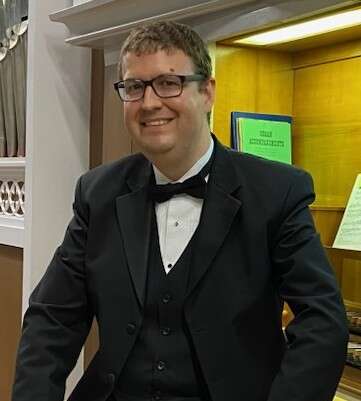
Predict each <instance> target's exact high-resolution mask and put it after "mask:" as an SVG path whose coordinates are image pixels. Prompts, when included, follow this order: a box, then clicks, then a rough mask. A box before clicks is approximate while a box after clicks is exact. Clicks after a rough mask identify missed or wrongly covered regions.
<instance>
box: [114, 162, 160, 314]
mask: <svg viewBox="0 0 361 401" xmlns="http://www.w3.org/2000/svg"><path fill="white" fill-rule="evenodd" d="M150 172H151V167H150V163H148V162H147V163H146V164H145V165H144V166H142V167H141V168H139V169H138V171H137V174H135V175H134V176H133V175H132V176H131V177H130V179H129V180H128V181H127V183H128V186H129V189H130V192H129V193H127V194H125V195H122V196H119V197H118V198H117V199H116V208H117V216H118V221H119V226H120V231H121V234H122V237H123V241H124V247H125V252H126V256H127V260H128V267H129V272H130V276H131V278H132V280H133V284H134V288H135V292H136V294H137V298H138V301H139V303H140V305H141V307H143V305H144V296H145V286H146V278H147V265H148V253H149V252H148V251H149V243H150V235H151V232H150V230H151V218H152V207H153V205H152V202H151V201H150V200H149V198H148V183H149V176H150Z"/></svg>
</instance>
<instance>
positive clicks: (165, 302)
mask: <svg viewBox="0 0 361 401" xmlns="http://www.w3.org/2000/svg"><path fill="white" fill-rule="evenodd" d="M171 299H172V296H171V295H170V294H169V293H166V294H164V295H163V297H162V302H163V303H164V304H167V303H168V302H169V301H170V300H171Z"/></svg>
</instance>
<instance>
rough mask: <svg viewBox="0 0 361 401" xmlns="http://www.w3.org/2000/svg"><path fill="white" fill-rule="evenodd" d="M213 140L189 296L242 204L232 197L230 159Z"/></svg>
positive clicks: (235, 182)
mask: <svg viewBox="0 0 361 401" xmlns="http://www.w3.org/2000/svg"><path fill="white" fill-rule="evenodd" d="M213 139H214V141H215V152H216V153H215V156H214V161H213V165H212V169H211V173H210V178H209V182H208V185H207V195H206V199H205V201H204V204H203V210H202V215H201V220H200V223H199V227H198V234H197V236H198V237H197V240H196V242H195V247H196V248H195V251H194V257H193V263H192V268H191V275H190V284H189V287H188V295H189V294H190V293H191V292H192V291H193V289H194V288H195V287H196V285H197V284H198V282H199V281H200V280H201V278H202V277H203V276H204V275H205V273H206V272H207V270H208V269H209V267H210V266H211V264H212V261H213V259H214V258H215V256H216V255H217V253H218V251H219V249H220V247H221V246H222V243H223V241H224V239H225V237H226V235H227V234H228V232H229V230H230V227H231V225H232V222H233V220H234V218H235V216H236V214H237V213H238V211H239V208H240V207H241V204H242V202H241V201H240V200H239V199H237V198H236V197H235V196H233V195H234V194H235V192H236V191H237V190H238V189H239V187H240V182H239V179H238V177H237V174H236V170H235V168H234V166H233V164H232V160H231V158H230V155H229V154H228V151H227V150H225V149H224V147H223V146H222V145H221V144H220V143H219V142H218V141H217V140H216V139H215V137H213Z"/></svg>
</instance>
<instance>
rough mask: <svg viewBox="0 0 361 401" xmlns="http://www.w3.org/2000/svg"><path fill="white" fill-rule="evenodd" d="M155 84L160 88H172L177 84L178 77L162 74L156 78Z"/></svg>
mask: <svg viewBox="0 0 361 401" xmlns="http://www.w3.org/2000/svg"><path fill="white" fill-rule="evenodd" d="M157 86H159V87H162V88H174V87H178V86H179V78H178V77H173V76H164V77H160V78H158V79H157Z"/></svg>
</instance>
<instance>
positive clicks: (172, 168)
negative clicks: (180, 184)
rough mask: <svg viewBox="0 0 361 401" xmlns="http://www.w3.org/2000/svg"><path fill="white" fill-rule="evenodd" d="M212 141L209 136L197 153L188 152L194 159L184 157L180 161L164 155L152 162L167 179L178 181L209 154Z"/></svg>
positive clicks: (199, 146) (169, 155) (198, 147)
mask: <svg viewBox="0 0 361 401" xmlns="http://www.w3.org/2000/svg"><path fill="white" fill-rule="evenodd" d="M210 141H211V138H210V136H208V137H207V139H206V140H204V141H203V142H202V143H201V144H200V145H198V146H197V148H196V151H193V152H191V151H189V152H188V154H189V155H192V157H188V158H187V159H185V158H184V157H183V158H181V159H179V158H175V157H174V156H173V155H171V154H163V155H161V157H158V158H153V159H152V160H151V162H152V163H153V164H154V165H155V166H156V167H157V169H158V170H159V171H160V172H161V173H162V174H163V175H165V176H166V177H167V178H169V179H170V180H172V181H177V180H179V179H180V178H181V177H183V176H184V174H185V173H186V172H187V171H188V170H190V169H191V168H192V167H193V166H194V164H195V163H196V162H197V161H198V160H199V159H200V158H201V157H202V156H203V155H204V154H205V153H206V152H207V150H208V148H209V145H210Z"/></svg>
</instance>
